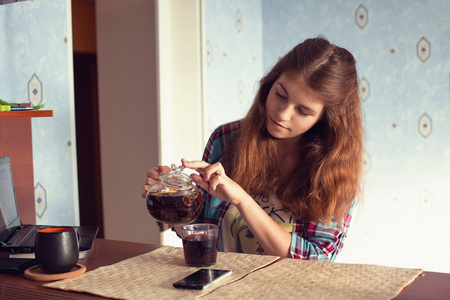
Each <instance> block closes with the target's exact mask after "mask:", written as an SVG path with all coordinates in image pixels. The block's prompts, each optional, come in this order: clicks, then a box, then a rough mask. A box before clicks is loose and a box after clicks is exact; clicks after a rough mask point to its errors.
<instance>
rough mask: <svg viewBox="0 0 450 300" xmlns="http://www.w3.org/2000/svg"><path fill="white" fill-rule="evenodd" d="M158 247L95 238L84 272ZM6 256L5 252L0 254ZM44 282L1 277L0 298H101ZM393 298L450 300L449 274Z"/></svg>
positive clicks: (427, 276) (430, 275)
mask: <svg viewBox="0 0 450 300" xmlns="http://www.w3.org/2000/svg"><path fill="white" fill-rule="evenodd" d="M159 247H160V246H158V245H151V244H142V243H133V242H123V241H114V240H107V239H96V241H95V243H94V247H93V249H91V250H90V251H89V253H88V255H87V257H86V259H84V260H81V261H80V263H82V264H84V265H85V266H86V268H87V271H91V270H94V269H96V268H98V267H101V266H105V265H110V264H114V263H117V262H119V261H122V260H124V259H127V258H130V257H134V256H137V255H141V254H144V253H147V252H149V251H152V250H155V249H157V248H159ZM0 255H2V256H3V257H7V253H1V254H0ZM42 284H44V282H38V281H32V280H28V279H26V278H25V277H24V276H23V274H19V275H10V274H0V298H1V299H4V300H6V299H104V298H103V297H98V296H94V295H90V294H85V293H77V292H68V291H62V290H54V289H49V288H45V287H42ZM396 299H450V274H446V273H435V272H424V274H423V275H422V276H420V277H419V278H417V279H416V280H415V281H414V282H413V283H412V284H411V285H409V286H408V287H406V288H405V290H404V291H403V292H402V293H401V294H400V295H399V296H398V297H397V298H396Z"/></svg>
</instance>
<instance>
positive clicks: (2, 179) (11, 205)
mask: <svg viewBox="0 0 450 300" xmlns="http://www.w3.org/2000/svg"><path fill="white" fill-rule="evenodd" d="M15 197H16V195H15V192H14V183H13V178H12V172H11V163H10V160H9V156H3V157H0V233H1V232H3V231H4V230H5V229H6V228H9V227H11V226H18V225H20V219H19V212H18V211H17V205H16V199H15Z"/></svg>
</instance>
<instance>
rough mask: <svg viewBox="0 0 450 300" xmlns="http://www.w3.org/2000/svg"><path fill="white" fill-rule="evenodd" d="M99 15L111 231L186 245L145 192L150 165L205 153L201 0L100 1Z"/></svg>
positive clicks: (106, 208) (120, 236)
mask: <svg viewBox="0 0 450 300" xmlns="http://www.w3.org/2000/svg"><path fill="white" fill-rule="evenodd" d="M96 18H97V57H98V76H99V78H98V81H99V110H100V115H99V118H100V146H101V164H102V189H103V214H104V227H105V238H109V239H119V240H130V241H137V242H150V243H162V244H171V245H180V243H179V242H180V240H179V239H178V238H177V237H176V236H174V234H172V233H171V232H170V231H167V232H165V233H164V234H163V235H160V233H159V231H158V230H159V229H158V227H157V226H156V222H155V221H154V220H153V219H152V218H151V216H150V214H149V213H148V212H147V209H146V207H145V202H144V199H142V198H141V196H140V195H141V193H142V186H143V185H144V182H145V175H146V170H147V169H148V168H150V167H152V166H157V165H158V164H164V165H170V164H172V163H175V164H177V165H179V164H181V162H180V160H181V158H186V159H189V160H194V159H195V160H198V159H201V155H202V152H203V147H204V141H203V138H202V122H203V120H202V100H201V99H202V91H201V67H200V66H201V32H200V28H201V27H200V20H201V7H200V1H198V0H151V1H149V0H114V1H111V0H97V1H96ZM130 233H131V235H130Z"/></svg>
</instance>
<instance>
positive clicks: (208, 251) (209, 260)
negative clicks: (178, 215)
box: [181, 224, 219, 267]
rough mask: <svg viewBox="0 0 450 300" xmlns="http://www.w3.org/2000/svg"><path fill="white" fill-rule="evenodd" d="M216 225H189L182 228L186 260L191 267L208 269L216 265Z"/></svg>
mask: <svg viewBox="0 0 450 300" xmlns="http://www.w3.org/2000/svg"><path fill="white" fill-rule="evenodd" d="M218 232H219V227H218V226H217V225H215V224H188V225H184V226H182V227H181V238H182V240H183V251H184V260H185V262H186V265H187V266H189V267H207V266H212V265H215V264H216V260H217V234H218Z"/></svg>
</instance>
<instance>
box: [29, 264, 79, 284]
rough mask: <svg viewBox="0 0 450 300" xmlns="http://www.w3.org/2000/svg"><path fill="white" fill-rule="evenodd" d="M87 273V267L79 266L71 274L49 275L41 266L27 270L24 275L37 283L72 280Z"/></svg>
mask: <svg viewBox="0 0 450 300" xmlns="http://www.w3.org/2000/svg"><path fill="white" fill-rule="evenodd" d="M84 272H86V267H85V266H84V265H82V264H77V265H76V266H75V267H73V269H72V270H71V271H70V272H66V273H59V274H47V273H44V272H43V271H42V270H41V269H40V268H39V266H34V267H31V268H28V269H26V270H25V272H24V273H23V275H24V276H25V277H26V278H28V279H31V280H35V281H55V280H60V279H66V278H72V277H77V276H80V275H81V274H83V273H84Z"/></svg>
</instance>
